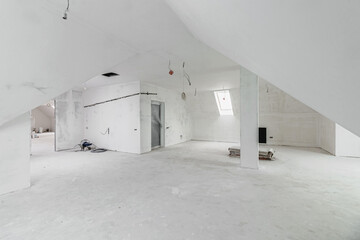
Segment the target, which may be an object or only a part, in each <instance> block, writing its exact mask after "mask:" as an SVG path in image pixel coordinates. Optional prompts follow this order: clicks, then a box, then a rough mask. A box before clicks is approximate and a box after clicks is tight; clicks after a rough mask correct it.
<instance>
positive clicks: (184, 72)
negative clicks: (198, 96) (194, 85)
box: [183, 62, 191, 86]
mask: <svg viewBox="0 0 360 240" xmlns="http://www.w3.org/2000/svg"><path fill="white" fill-rule="evenodd" d="M183 76H184V78H186V80H187V81H188V83H189V86H191V82H190V76H189V74H187V72H186V71H185V62H183Z"/></svg>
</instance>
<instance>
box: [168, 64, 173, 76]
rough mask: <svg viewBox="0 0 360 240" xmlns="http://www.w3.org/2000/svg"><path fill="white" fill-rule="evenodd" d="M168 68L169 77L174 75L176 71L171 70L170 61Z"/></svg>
mask: <svg viewBox="0 0 360 240" xmlns="http://www.w3.org/2000/svg"><path fill="white" fill-rule="evenodd" d="M168 68H169V75H171V76H172V75H173V74H174V71H173V70H172V69H171V67H170V60H169V66H168Z"/></svg>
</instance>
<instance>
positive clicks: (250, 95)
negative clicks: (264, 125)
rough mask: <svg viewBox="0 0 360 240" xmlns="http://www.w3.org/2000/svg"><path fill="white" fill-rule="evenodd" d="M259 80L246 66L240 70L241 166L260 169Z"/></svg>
mask: <svg viewBox="0 0 360 240" xmlns="http://www.w3.org/2000/svg"><path fill="white" fill-rule="evenodd" d="M258 131H259V80H258V76H257V75H255V74H254V73H252V72H250V71H248V70H247V69H245V68H241V70H240V146H241V159H240V160H241V167H242V168H251V169H259V133H258Z"/></svg>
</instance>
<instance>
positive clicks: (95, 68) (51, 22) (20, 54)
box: [0, 0, 136, 125]
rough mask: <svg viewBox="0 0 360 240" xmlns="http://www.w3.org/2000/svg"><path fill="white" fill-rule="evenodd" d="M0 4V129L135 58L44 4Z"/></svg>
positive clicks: (41, 0) (14, 0)
mask: <svg viewBox="0 0 360 240" xmlns="http://www.w3.org/2000/svg"><path fill="white" fill-rule="evenodd" d="M0 5H1V7H0V29H1V38H0V53H1V54H0V109H1V111H0V125H1V124H3V123H4V122H6V121H8V120H11V119H12V118H14V117H16V116H18V115H19V114H22V113H24V112H26V111H29V110H31V109H33V108H35V107H37V106H39V105H41V104H42V103H44V102H47V101H48V100H50V99H53V98H54V97H56V96H57V95H60V94H61V93H63V92H64V91H66V90H68V89H71V88H72V87H73V86H74V85H76V84H77V83H81V82H83V81H86V80H87V79H90V78H92V77H94V76H96V75H98V74H100V73H102V71H104V70H105V69H108V68H109V67H110V66H114V65H115V64H117V63H119V62H121V61H123V60H125V59H127V58H128V57H130V56H133V55H134V54H136V53H135V52H133V51H132V50H131V49H129V48H128V47H127V46H124V45H123V44H119V43H118V42H116V41H114V37H112V36H111V35H109V34H104V33H102V32H100V31H99V30H96V29H94V28H93V27H90V26H87V25H84V24H82V23H81V22H79V21H78V20H76V19H69V20H68V21H64V20H63V19H62V14H63V9H61V11H60V10H58V9H57V8H56V7H54V6H52V5H50V4H49V3H48V2H47V1H45V0H34V1H23V0H2V1H1V4H0Z"/></svg>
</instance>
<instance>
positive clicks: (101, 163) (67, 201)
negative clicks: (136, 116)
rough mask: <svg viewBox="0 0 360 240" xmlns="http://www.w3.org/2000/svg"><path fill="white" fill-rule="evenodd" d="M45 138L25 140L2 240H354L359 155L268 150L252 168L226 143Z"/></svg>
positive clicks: (0, 213)
mask: <svg viewBox="0 0 360 240" xmlns="http://www.w3.org/2000/svg"><path fill="white" fill-rule="evenodd" d="M50 138H51V136H50V137H45V138H40V139H35V140H34V143H33V156H32V159H31V161H32V164H31V172H32V186H31V188H29V189H26V190H23V191H19V192H16V193H11V194H7V195H3V196H0V239H2V240H3V239H21V240H25V239H36V240H42V239H46V240H49V239H51V240H56V239H66V240H68V239H76V240H80V239H96V240H99V239H116V240H118V239H139V240H146V239H154V240H160V239H166V240H169V239H171V240H176V239H196V240H198V239H206V240H209V239H236V240H239V239H246V240H258V239H259V240H260V239H266V240H273V239H274V240H275V239H276V240H279V239H281V240H282V239H299V240H300V239H304V240H311V239H314V240H335V239H338V240H340V239H341V240H350V239H351V240H359V239H360V159H354V158H338V157H333V156H330V155H328V154H326V153H325V152H324V151H322V150H319V149H311V148H292V147H276V148H275V149H276V151H277V152H276V156H277V160H276V161H273V162H269V161H261V169H260V171H253V170H244V169H240V168H239V159H236V158H229V157H227V147H228V146H229V145H232V144H226V143H212V142H188V143H185V144H179V145H176V146H173V147H169V148H165V149H159V150H156V151H154V152H152V153H149V154H144V155H133V154H124V153H116V152H106V153H97V154H96V153H89V152H86V153H84V152H61V153H54V152H52V149H51V147H52V145H51V144H50V143H49V139H50Z"/></svg>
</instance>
